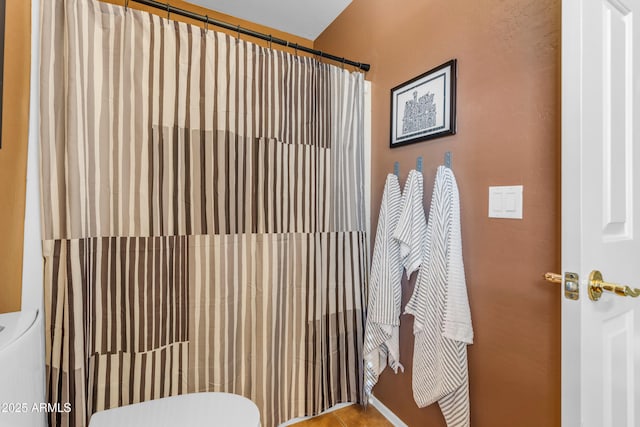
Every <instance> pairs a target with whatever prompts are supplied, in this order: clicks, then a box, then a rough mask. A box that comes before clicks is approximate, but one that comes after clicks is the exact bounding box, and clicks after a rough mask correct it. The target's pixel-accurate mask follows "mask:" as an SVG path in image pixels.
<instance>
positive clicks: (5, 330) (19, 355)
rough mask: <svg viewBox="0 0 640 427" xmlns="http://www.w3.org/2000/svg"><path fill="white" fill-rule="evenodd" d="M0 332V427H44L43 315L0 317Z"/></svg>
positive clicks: (32, 312)
mask: <svg viewBox="0 0 640 427" xmlns="http://www.w3.org/2000/svg"><path fill="white" fill-rule="evenodd" d="M0 329H1V330H0V426H7V427H9V426H11V427H23V426H24V427H27V426H29V427H41V426H45V425H46V422H45V419H46V411H47V409H46V407H44V406H43V404H45V405H46V400H45V396H44V390H45V371H44V342H43V337H44V324H43V319H42V315H41V314H40V313H38V311H37V310H23V311H18V312H15V313H6V314H0Z"/></svg>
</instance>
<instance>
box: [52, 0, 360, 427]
mask: <svg viewBox="0 0 640 427" xmlns="http://www.w3.org/2000/svg"><path fill="white" fill-rule="evenodd" d="M41 47H42V52H41V86H40V96H41V129H40V132H41V172H42V173H41V176H42V212H43V221H44V241H43V248H44V254H45V311H46V318H47V333H46V355H47V380H48V382H47V384H48V399H49V401H50V402H52V403H61V404H64V403H67V402H68V403H70V404H71V407H72V411H71V412H70V413H65V412H64V411H61V412H54V413H50V415H49V416H50V421H51V425H52V426H85V425H87V422H88V419H89V417H90V416H91V414H92V413H94V412H96V411H100V410H103V409H107V408H114V407H118V406H122V405H128V404H132V403H136V402H141V401H146V400H149V399H155V398H161V397H165V396H172V395H176V394H181V393H190V392H200V391H225V392H231V393H237V394H241V395H244V396H246V397H248V398H250V399H252V400H253V401H254V402H256V404H257V405H258V407H259V408H260V411H261V415H262V423H263V425H264V426H267V427H268V426H275V425H277V424H278V423H280V422H283V421H285V420H287V419H290V418H293V417H298V416H303V415H310V414H315V413H317V412H319V411H322V410H324V409H326V408H328V407H330V406H332V405H334V404H336V403H339V402H345V401H357V400H359V399H360V396H361V389H362V380H361V378H362V365H361V360H362V357H361V351H362V349H361V343H362V341H363V298H364V289H365V287H366V282H367V263H368V260H367V246H366V234H365V231H364V230H365V229H366V227H365V221H364V200H363V199H364V197H363V186H364V174H363V134H362V127H363V123H362V117H363V116H362V107H363V78H362V75H361V74H359V73H350V72H347V71H344V70H342V69H340V68H337V67H334V66H330V65H327V64H322V63H319V62H317V61H316V60H314V59H312V58H308V57H298V56H293V55H290V54H287V53H283V52H280V51H275V50H270V49H266V48H262V47H259V46H257V45H255V44H252V43H249V42H247V41H244V40H237V39H235V38H232V37H230V36H228V35H225V34H222V33H217V32H214V31H205V30H204V29H201V28H199V27H195V26H190V25H186V24H183V23H177V22H174V21H170V20H166V19H163V18H160V17H158V16H155V15H151V14H148V13H143V12H139V11H134V10H131V9H129V10H125V9H124V8H122V7H118V6H113V5H109V4H105V3H101V2H98V1H92V0H48V1H45V2H43V3H42V40H41Z"/></svg>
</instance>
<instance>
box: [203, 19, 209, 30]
mask: <svg viewBox="0 0 640 427" xmlns="http://www.w3.org/2000/svg"><path fill="white" fill-rule="evenodd" d="M204 18H205V21H204V33H205V34H207V33H208V32H209V15H204Z"/></svg>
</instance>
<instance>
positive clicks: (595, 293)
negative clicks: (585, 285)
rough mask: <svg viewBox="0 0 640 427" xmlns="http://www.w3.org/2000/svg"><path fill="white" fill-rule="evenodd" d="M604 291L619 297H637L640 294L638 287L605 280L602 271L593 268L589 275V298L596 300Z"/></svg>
mask: <svg viewBox="0 0 640 427" xmlns="http://www.w3.org/2000/svg"><path fill="white" fill-rule="evenodd" d="M604 291H607V292H613V293H615V294H616V295H620V296H621V297H632V298H637V297H639V296H640V289H637V288H636V289H634V288H631V287H629V286H627V285H617V284H615V283H609V282H605V281H604V280H603V279H602V273H600V272H599V271H598V270H593V271H592V272H591V274H590V275H589V298H591V300H592V301H598V300H599V299H600V297H601V296H602V293H603V292H604Z"/></svg>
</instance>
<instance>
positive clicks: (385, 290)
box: [363, 174, 404, 404]
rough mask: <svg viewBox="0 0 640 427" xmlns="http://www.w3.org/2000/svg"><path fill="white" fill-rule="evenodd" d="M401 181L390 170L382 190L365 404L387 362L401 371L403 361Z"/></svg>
mask: <svg viewBox="0 0 640 427" xmlns="http://www.w3.org/2000/svg"><path fill="white" fill-rule="evenodd" d="M401 197H402V196H401V193H400V185H399V183H398V178H397V177H396V176H395V175H391V174H389V175H388V176H387V180H386V183H385V186H384V192H383V194H382V204H381V206H380V216H379V218H378V229H377V231H376V240H375V244H374V248H373V259H372V262H371V280H370V282H369V304H368V309H367V321H366V326H365V335H364V350H363V353H364V354H363V356H364V365H365V374H364V396H363V400H364V403H365V404H366V403H367V401H368V400H369V397H370V396H371V390H372V389H373V386H374V385H375V384H376V383H377V382H378V377H379V376H380V373H382V371H383V370H384V368H385V367H386V366H387V359H388V363H389V366H390V367H391V368H392V369H393V370H394V372H397V371H398V368H400V369H401V370H404V368H403V366H402V365H401V364H400V348H399V341H398V340H399V326H400V304H401V289H400V281H401V280H402V264H401V263H400V250H399V247H398V242H397V241H396V240H395V239H393V238H392V234H393V231H394V229H395V227H396V224H397V223H398V217H399V215H400V201H401Z"/></svg>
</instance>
